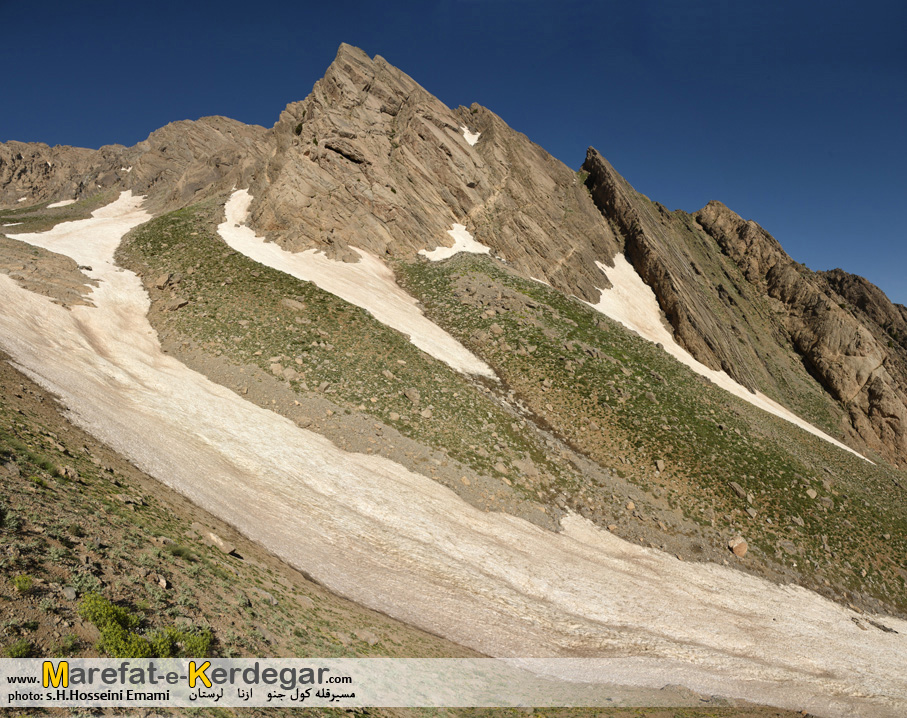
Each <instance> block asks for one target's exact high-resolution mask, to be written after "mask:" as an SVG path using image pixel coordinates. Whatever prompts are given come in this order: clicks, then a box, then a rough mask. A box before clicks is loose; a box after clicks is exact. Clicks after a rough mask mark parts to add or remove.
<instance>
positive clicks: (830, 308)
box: [695, 202, 907, 459]
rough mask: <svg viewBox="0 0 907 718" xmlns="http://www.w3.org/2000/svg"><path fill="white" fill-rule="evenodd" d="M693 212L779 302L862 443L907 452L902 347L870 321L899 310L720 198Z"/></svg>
mask: <svg viewBox="0 0 907 718" xmlns="http://www.w3.org/2000/svg"><path fill="white" fill-rule="evenodd" d="M695 217H696V219H697V220H698V221H699V222H700V224H701V225H702V226H703V228H704V229H705V230H706V231H707V232H708V233H709V234H710V235H711V236H712V237H714V238H715V241H716V242H717V243H718V245H719V247H720V248H721V250H722V251H723V252H724V253H726V254H727V255H728V256H729V257H730V258H731V259H733V260H734V261H735V262H736V263H737V265H738V266H739V267H740V269H741V270H742V271H743V273H744V275H745V276H746V278H747V279H748V280H749V281H750V282H751V283H752V284H753V285H754V286H756V287H758V288H760V289H761V290H762V291H764V292H765V293H766V294H767V295H768V296H769V297H771V298H773V299H775V300H777V301H778V302H780V306H781V308H782V309H783V321H784V323H785V326H786V328H787V331H788V334H789V337H790V340H791V341H792V343H793V346H794V348H795V349H796V351H797V352H798V353H799V354H800V355H801V356H802V357H803V359H804V362H805V363H806V364H807V366H808V367H809V368H810V370H811V371H812V373H813V375H814V376H815V377H816V378H817V379H818V380H819V381H820V382H821V383H822V385H823V386H824V387H826V389H827V390H828V391H829V392H830V393H831V395H832V396H833V397H834V398H836V399H837V400H839V401H840V402H842V403H843V404H844V405H845V406H846V408H847V410H848V412H849V413H850V417H851V421H852V423H853V425H854V428H855V429H856V430H857V432H858V433H859V434H860V436H861V437H862V438H863V439H864V440H865V441H866V443H867V444H868V445H869V446H872V447H874V448H876V449H878V450H880V451H881V452H882V453H883V454H886V455H888V456H890V457H894V458H900V459H903V458H904V457H905V456H907V397H905V394H904V389H903V387H904V384H903V383H902V382H903V378H904V377H905V371H904V368H905V365H904V361H903V356H904V355H903V352H901V353H900V357H898V356H897V355H896V354H894V353H892V352H891V351H890V350H889V348H888V347H886V346H885V345H884V344H883V343H882V342H881V341H880V338H881V337H880V336H879V335H880V334H881V333H882V332H881V327H880V326H879V325H878V324H876V325H875V326H876V330H877V331H876V332H875V334H874V332H873V331H872V330H871V328H870V327H871V326H872V325H873V324H874V323H875V320H874V319H873V317H876V318H879V319H882V320H883V321H884V318H885V317H890V321H896V320H898V319H900V320H901V321H903V313H902V312H901V311H900V310H898V309H897V308H896V307H894V305H892V304H891V302H889V301H888V300H887V298H885V297H884V295H883V294H881V292H879V291H878V289H877V288H875V287H872V285H870V284H869V283H868V282H865V280H859V281H858V280H857V278H853V279H848V278H847V277H844V276H842V275H843V273H840V274H838V273H828V274H826V275H824V276H823V275H821V274H814V273H813V272H810V271H809V270H808V269H806V268H805V267H802V266H800V265H798V264H797V263H796V262H794V261H793V260H792V259H791V258H790V257H789V256H788V255H787V254H786V253H785V252H784V250H783V249H781V245H779V244H778V242H777V241H776V240H775V239H774V238H773V237H771V235H769V234H768V233H767V232H766V231H765V230H764V229H762V228H761V227H760V226H759V225H758V224H756V223H755V222H752V221H749V222H747V221H744V220H743V219H742V218H741V217H740V216H739V215H737V214H735V213H734V212H732V211H731V210H729V209H728V208H727V207H725V206H724V205H722V204H721V203H719V202H710V203H709V204H708V205H707V206H706V207H705V208H704V209H702V210H700V211H699V212H698V213H696V215H695ZM835 287H838V288H840V290H841V291H843V292H844V293H845V295H841V296H850V297H851V301H852V302H853V303H854V304H855V305H857V306H863V307H865V309H863V310H861V313H862V315H863V319H864V322H861V321H860V318H859V317H857V316H855V314H854V313H853V312H852V311H850V310H849V309H848V308H847V303H846V302H843V301H838V300H836V299H835V298H834V297H833V296H831V294H836V292H835V291H834V288H835ZM872 289H875V292H873V291H872ZM829 291H831V294H830V293H829ZM898 326H901V325H900V324H899V325H898ZM895 331H896V330H895ZM892 348H893V347H892ZM898 379H901V381H900V382H899V381H898Z"/></svg>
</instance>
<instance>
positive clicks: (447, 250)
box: [419, 224, 491, 262]
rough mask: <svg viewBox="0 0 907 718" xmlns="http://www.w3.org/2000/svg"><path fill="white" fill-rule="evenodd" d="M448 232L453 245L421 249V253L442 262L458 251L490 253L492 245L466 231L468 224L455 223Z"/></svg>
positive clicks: (427, 257)
mask: <svg viewBox="0 0 907 718" xmlns="http://www.w3.org/2000/svg"><path fill="white" fill-rule="evenodd" d="M447 233H448V234H449V235H450V236H451V237H453V240H454V244H453V247H435V248H434V249H433V250H431V251H430V252H429V251H428V250H427V249H420V250H419V254H421V255H422V256H423V257H425V258H426V259H430V260H431V261H432V262H440V261H441V260H442V259H447V258H449V257H453V256H454V255H455V254H457V253H458V252H469V253H471V254H489V253H491V247H486V246H485V245H484V244H482V243H481V242H476V240H475V239H473V236H472V235H471V234H470V233H469V232H467V231H466V225H463V224H454V225H453V226H452V227H451V228H450V229H448V230H447Z"/></svg>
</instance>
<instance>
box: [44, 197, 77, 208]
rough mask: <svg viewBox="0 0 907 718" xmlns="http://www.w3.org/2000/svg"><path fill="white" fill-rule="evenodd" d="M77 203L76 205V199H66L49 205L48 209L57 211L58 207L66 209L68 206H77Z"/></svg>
mask: <svg viewBox="0 0 907 718" xmlns="http://www.w3.org/2000/svg"><path fill="white" fill-rule="evenodd" d="M75 203H76V201H75V200H74V199H64V200H61V201H59V202H54V203H53V204H49V205H47V209H55V208H56V207H66V206H67V205H70V204H75Z"/></svg>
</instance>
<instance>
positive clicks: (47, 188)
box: [0, 117, 266, 209]
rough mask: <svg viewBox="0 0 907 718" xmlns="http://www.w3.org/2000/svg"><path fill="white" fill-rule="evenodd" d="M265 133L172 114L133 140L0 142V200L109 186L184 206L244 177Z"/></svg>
mask: <svg viewBox="0 0 907 718" xmlns="http://www.w3.org/2000/svg"><path fill="white" fill-rule="evenodd" d="M265 133H266V131H265V129H264V128H263V127H258V126H255V125H245V124H243V123H241V122H237V121H235V120H231V119H228V118H226V117H203V118H202V119H200V120H197V121H195V122H192V121H188V120H184V121H181V122H173V123H171V124H169V125H167V126H166V127H162V128H161V129H159V130H155V131H154V132H152V133H151V134H150V135H149V136H148V139H146V140H144V141H142V142H139V143H138V144H137V145H135V146H133V147H123V146H122V145H106V146H104V147H102V148H100V149H99V150H89V149H84V148H80V147H69V146H56V147H49V146H48V145H45V144H41V143H24V142H5V143H0V207H4V206H8V207H17V206H32V205H35V204H38V203H42V202H51V201H54V200H68V199H76V200H80V199H85V198H88V197H91V196H93V195H96V194H98V193H99V192H104V191H106V190H110V189H113V188H115V189H118V190H124V189H131V190H133V191H134V192H135V193H136V194H144V195H148V196H149V198H150V199H151V200H152V205H153V206H154V207H155V208H156V209H164V208H177V207H181V206H185V205H186V204H187V203H189V202H192V201H198V200H201V199H204V198H206V197H209V196H211V194H212V193H216V192H218V191H224V190H226V189H229V188H230V187H231V185H233V184H241V183H244V182H245V183H248V181H249V172H250V171H249V168H250V167H251V166H253V165H254V164H255V163H256V162H257V161H259V158H260V156H261V154H262V152H263V149H262V144H261V140H262V139H263V137H264V136H265ZM20 199H21V200H22V202H20V201H19V200H20Z"/></svg>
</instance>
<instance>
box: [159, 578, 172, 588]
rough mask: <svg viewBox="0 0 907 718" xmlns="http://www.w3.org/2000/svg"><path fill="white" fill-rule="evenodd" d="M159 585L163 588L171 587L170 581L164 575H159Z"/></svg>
mask: <svg viewBox="0 0 907 718" xmlns="http://www.w3.org/2000/svg"><path fill="white" fill-rule="evenodd" d="M157 585H158V586H160V587H161V588H170V581H168V580H167V579H166V578H164V577H163V576H158V577H157Z"/></svg>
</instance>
